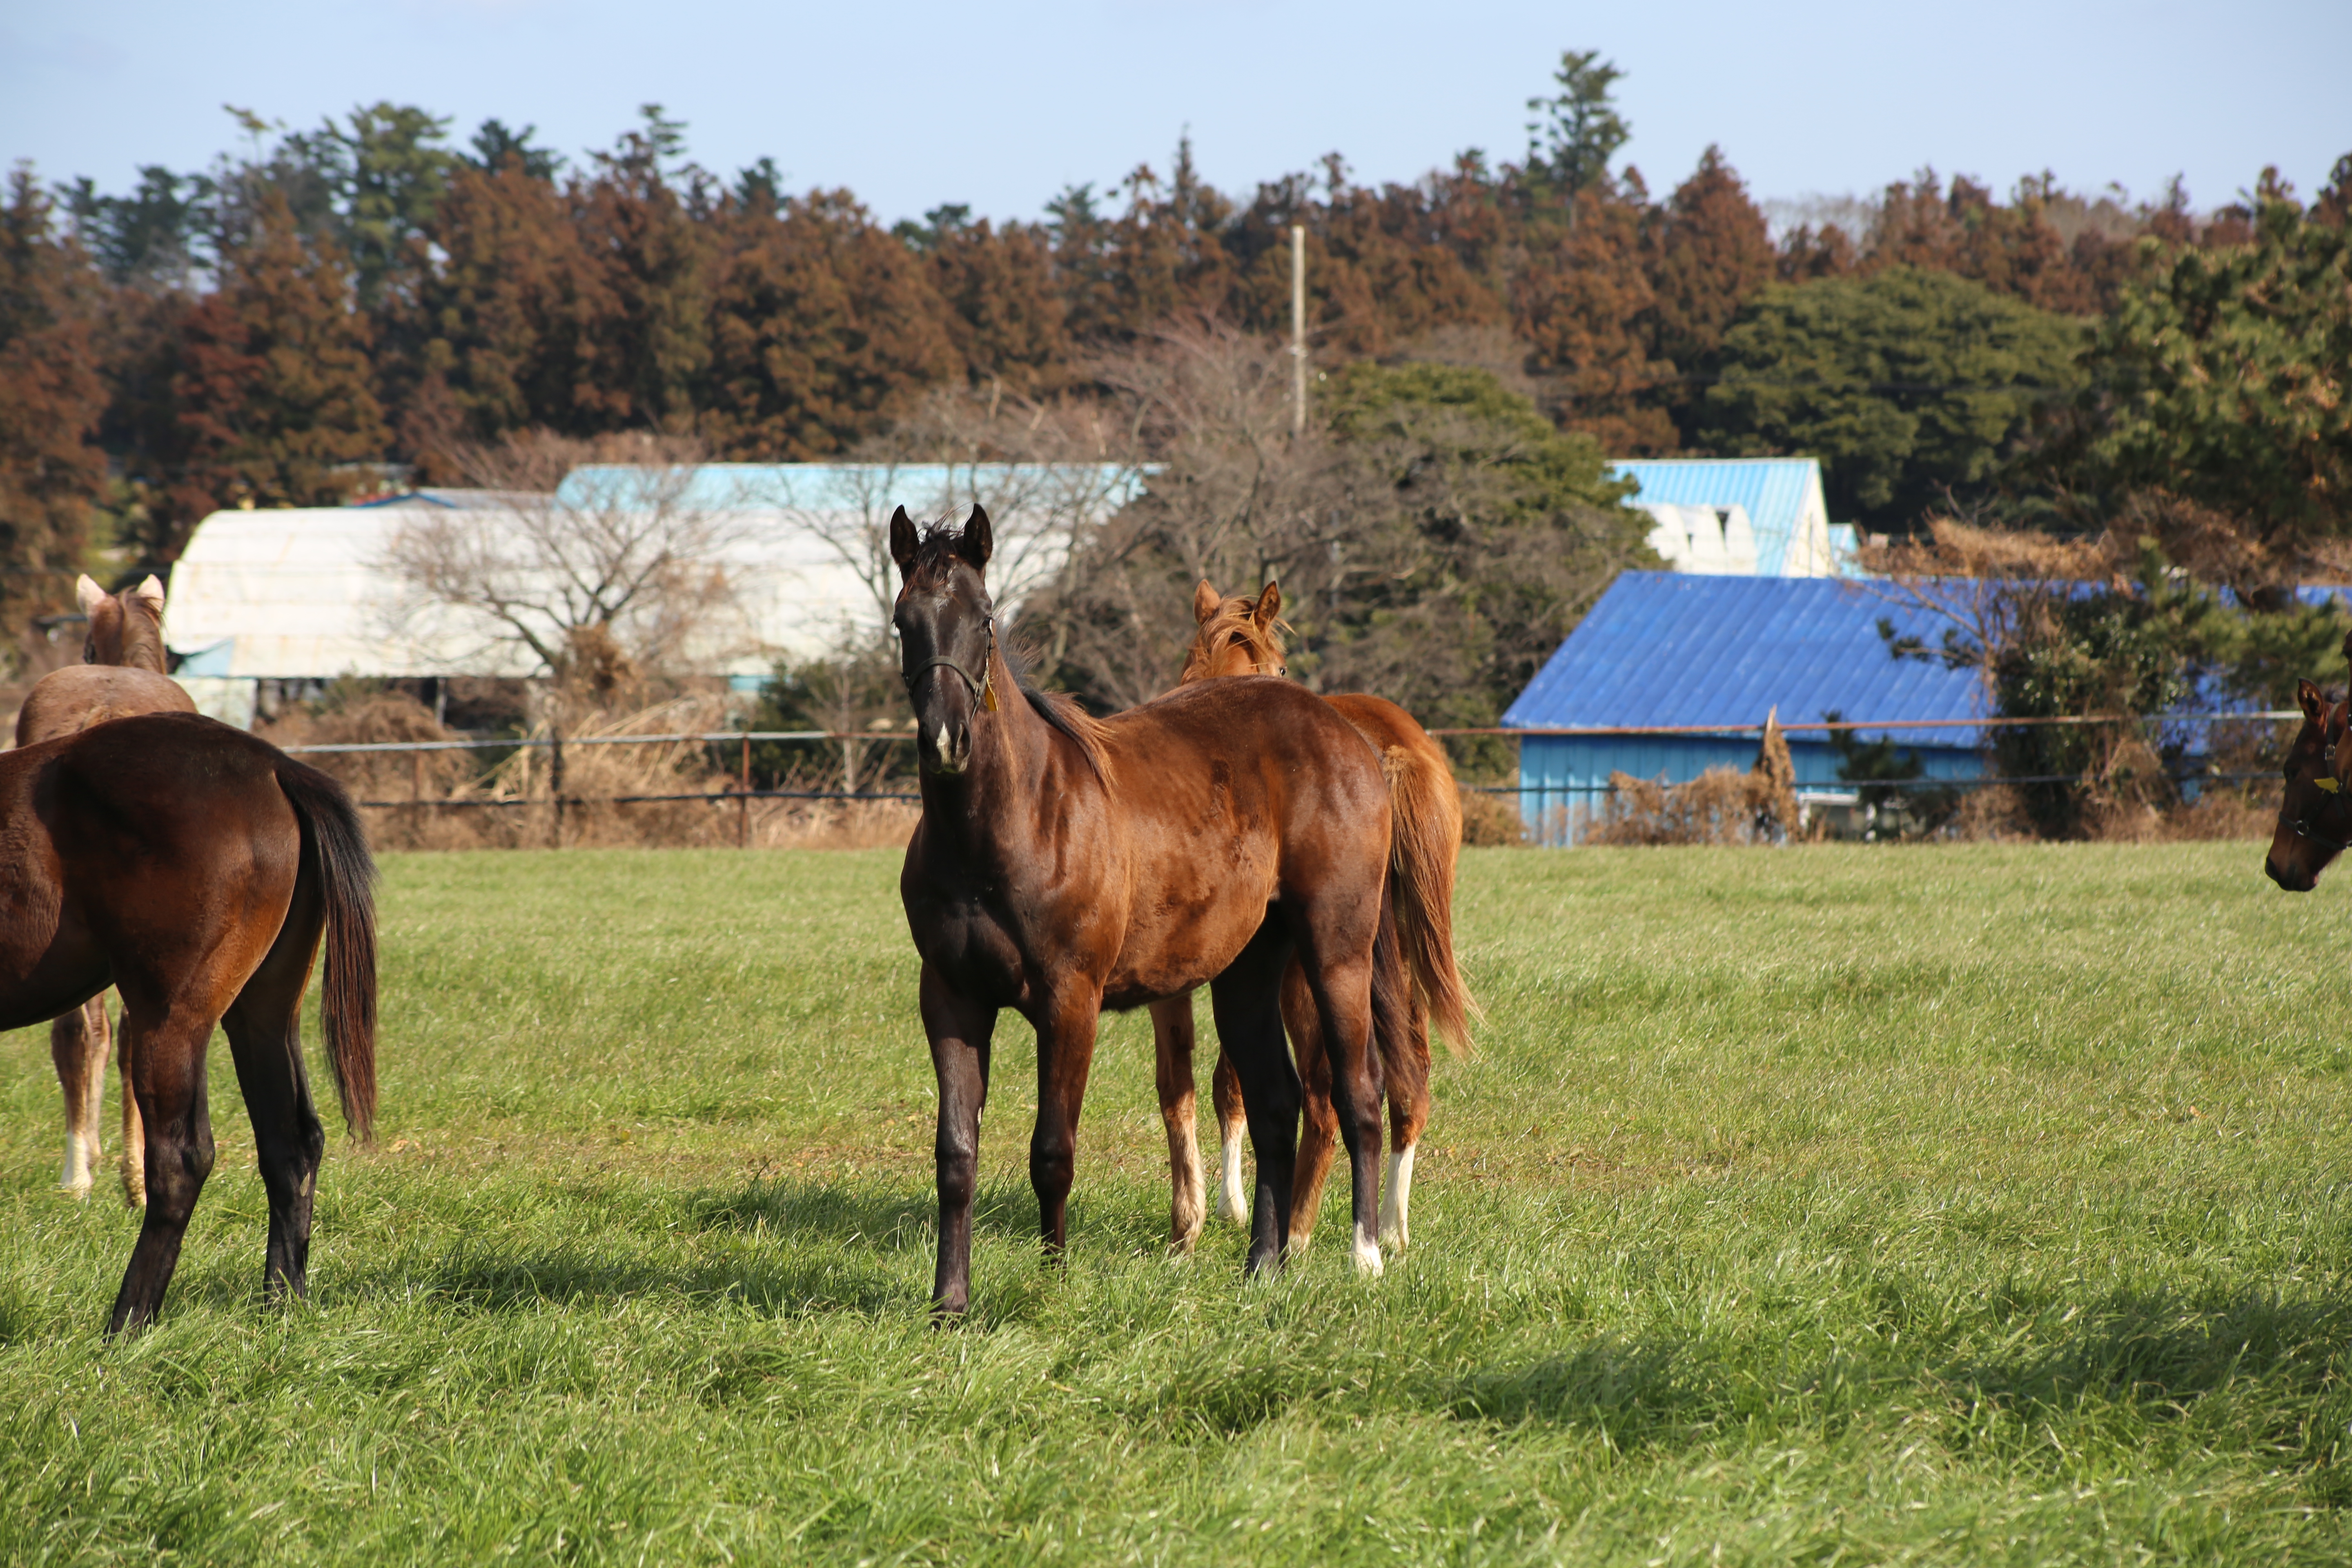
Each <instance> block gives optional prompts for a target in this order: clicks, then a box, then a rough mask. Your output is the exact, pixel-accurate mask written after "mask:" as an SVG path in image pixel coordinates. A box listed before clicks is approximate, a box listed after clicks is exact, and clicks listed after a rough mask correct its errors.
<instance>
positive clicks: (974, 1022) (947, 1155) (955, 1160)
mask: <svg viewBox="0 0 2352 1568" xmlns="http://www.w3.org/2000/svg"><path fill="white" fill-rule="evenodd" d="M919 994H920V998H921V1004H922V1013H923V1032H924V1034H926V1035H928V1036H929V1037H930V1042H931V1070H932V1072H933V1073H935V1074H936V1075H937V1076H938V1078H939V1085H940V1118H939V1136H938V1140H937V1142H935V1143H934V1144H933V1146H932V1157H933V1160H934V1161H935V1163H936V1164H937V1166H938V1171H939V1185H940V1258H939V1267H938V1268H937V1270H936V1271H935V1272H934V1273H933V1274H932V1276H931V1311H932V1313H933V1314H934V1315H935V1316H938V1317H941V1318H950V1317H957V1316H960V1315H961V1314H962V1313H963V1311H964V1310H966V1309H967V1308H969V1307H970V1306H971V1205H972V1198H973V1195H974V1194H975V1192H976V1191H977V1189H978V1186H979V1182H980V1110H981V1107H982V1105H983V1104H984V1103H985V1102H986V1101H987V1100H988V1059H989V1041H990V1038H991V1037H992V1036H993V1035H994V1033H995V1031H996V1009H995V1008H993V1007H991V1006H988V1005H984V1004H982V1003H978V1002H974V1001H972V1000H971V999H970V998H969V997H966V996H963V995H961V994H959V993H958V992H957V991H956V990H955V988H954V987H953V986H951V985H950V984H949V983H948V981H947V979H946V977H945V976H943V975H941V974H940V972H939V971H938V970H936V969H933V968H932V967H931V966H930V965H929V964H928V963H926V964H924V965H923V978H922V985H921V990H920V993H919Z"/></svg>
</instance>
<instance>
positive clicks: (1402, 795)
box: [1381, 739, 1485, 1056]
mask: <svg viewBox="0 0 2352 1568" xmlns="http://www.w3.org/2000/svg"><path fill="white" fill-rule="evenodd" d="M1381 771H1382V772H1383V773H1386V774H1387V775H1388V781H1389V816H1390V838H1389V885H1390V886H1391V888H1393V889H1396V926H1397V940H1398V942H1400V944H1402V947H1403V950H1404V960H1405V963H1406V964H1407V966H1408V967H1410V968H1411V970H1412V978H1413V982H1414V984H1417V985H1418V986H1420V988H1421V994H1422V999H1423V1002H1424V1003H1425V1004H1426V1005H1427V1006H1428V1008H1429V1021H1430V1024H1431V1026H1433V1028H1434V1029H1435V1030H1436V1031H1437V1032H1438V1033H1439V1034H1440V1035H1443V1036H1444V1037H1445V1043H1446V1046H1447V1047H1449V1048H1450V1049H1451V1050H1452V1051H1453V1052H1454V1055H1456V1056H1460V1055H1462V1054H1464V1053H1465V1052H1466V1051H1467V1050H1468V1049H1469V1048H1470V1026H1471V1024H1472V1023H1473V1022H1474V1021H1475V1020H1476V1019H1478V1018H1481V1017H1483V1016H1485V1013H1484V1011H1483V1010H1482V1009H1481V1008H1480V1007H1479V1005H1478V1002H1477V999H1476V998H1475V997H1474V996H1472V995H1471V994H1470V988H1469V987H1468V986H1467V985H1465V984H1463V982H1462V973H1461V971H1460V970H1458V969H1457V968H1455V967H1454V858H1455V855H1456V854H1457V852H1458V851H1459V850H1460V849H1461V847H1462V796H1461V793H1460V791H1459V790H1457V789H1456V788H1455V786H1454V770H1453V769H1452V768H1450V767H1448V766H1447V765H1446V763H1445V756H1444V752H1440V751H1439V750H1438V749H1437V747H1436V745H1435V743H1434V742H1430V741H1428V740H1426V739H1424V740H1423V742H1422V743H1421V744H1420V745H1417V746H1402V745H1392V746H1388V747H1385V748H1383V749H1382V751H1381Z"/></svg>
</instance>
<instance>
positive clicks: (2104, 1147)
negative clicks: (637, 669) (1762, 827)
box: [0, 845, 2352, 1564]
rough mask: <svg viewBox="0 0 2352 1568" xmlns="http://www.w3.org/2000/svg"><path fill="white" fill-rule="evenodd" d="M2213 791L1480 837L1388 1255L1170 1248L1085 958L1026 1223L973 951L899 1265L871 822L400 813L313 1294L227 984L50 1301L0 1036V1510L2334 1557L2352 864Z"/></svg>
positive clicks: (1484, 1556)
mask: <svg viewBox="0 0 2352 1568" xmlns="http://www.w3.org/2000/svg"><path fill="white" fill-rule="evenodd" d="M2259 855H2260V852H2259V850H2258V849H2257V848H2256V847H2253V846H2251V845H2219V846H2215V845H2181V846H2166V847H2032V848H1996V847H1968V848H1937V849H1895V850H1888V849H1870V848H1863V847H1851V848H1840V847H1817V848H1806V849H1801V850H1790V851H1726V850H1712V851H1709V850H1693V851H1682V850H1633V851H1577V852H1563V853H1548V852H1525V851H1516V852H1515V851H1496V852H1478V853H1473V854H1472V855H1471V856H1469V857H1468V859H1467V864H1466V869H1465V887H1464V891H1463V898H1462V903H1463V921H1462V923H1463V928H1464V942H1465V956H1466V960H1467V964H1468V968H1469V972H1470V974H1471V976H1472V980H1473V983H1474V984H1475V986H1476V988H1477V990H1478V991H1479V993H1480V994H1481V996H1482V998H1483V999H1484V1000H1485V1002H1486V1005H1487V1007H1488V1009H1489V1011H1490V1014H1491V1020H1490V1022H1489V1024H1488V1026H1487V1027H1486V1030H1485V1033H1484V1036H1483V1052H1482V1055H1481V1058H1480V1059H1478V1060H1476V1061H1475V1062H1468V1063H1453V1062H1448V1063H1444V1064H1442V1065H1441V1067H1440V1069H1439V1079H1438V1086H1437V1093H1438V1107H1437V1112H1436V1119H1435V1121H1434V1122H1433V1126H1432V1128H1431V1131H1430V1137H1429V1142H1428V1143H1427V1145H1425V1149H1424V1153H1423V1158H1422V1162H1421V1178H1422V1179H1421V1184H1420V1185H1419V1187H1418V1189H1417V1194H1416V1204H1415V1213H1414V1220H1415V1237H1416V1241H1417V1247H1416V1249H1415V1251H1414V1252H1413V1253H1412V1254H1411V1255H1410V1256H1408V1257H1406V1258H1402V1259H1400V1260H1398V1261H1397V1262H1396V1264H1395V1265H1394V1266H1393V1267H1392V1268H1391V1271H1390V1272H1389V1274H1388V1276H1387V1278H1386V1279H1382V1280H1381V1281H1379V1282H1378V1283H1376V1284H1372V1285H1363V1284H1359V1283H1358V1282H1357V1281H1355V1280H1354V1279H1351V1278H1350V1277H1349V1275H1348V1274H1347V1273H1346V1271H1345V1268H1344V1259H1343V1258H1342V1257H1341V1255H1340V1249H1339V1247H1336V1246H1332V1245H1329V1242H1330V1241H1331V1239H1332V1238H1333V1237H1335V1236H1336V1235H1337V1232H1336V1231H1329V1232H1327V1236H1326V1238H1325V1245H1322V1246H1320V1247H1318V1249H1316V1250H1315V1251H1313V1252H1311V1253H1310V1254H1309V1255H1308V1256H1307V1258H1305V1259H1304V1260H1303V1262H1302V1263H1301V1264H1300V1265H1299V1266H1297V1268H1294V1269H1293V1270H1292V1271H1291V1272H1290V1273H1289V1274H1288V1276H1287V1277H1286V1278H1285V1279H1281V1280H1279V1281H1277V1282H1274V1283H1271V1284H1266V1285H1260V1286H1244V1284H1243V1283H1242V1282H1241V1280H1240V1279H1239V1265H1240V1259H1241V1251H1242V1241H1241V1237H1240V1234H1239V1233H1238V1232H1237V1231H1235V1230H1234V1229H1232V1228H1231V1227H1226V1226H1217V1225H1216V1224H1215V1223H1214V1222H1212V1228H1211V1231H1210V1233H1209V1236H1208V1237H1207V1239H1206V1241H1205V1242H1204V1245H1203V1247H1202V1253H1201V1255H1200V1256H1199V1257H1197V1258H1192V1259H1190V1260H1181V1259H1171V1258H1168V1257H1166V1256H1165V1253H1164V1248H1163V1247H1162V1246H1161V1245H1160V1243H1161V1239H1162V1237H1163V1236H1164V1226H1165V1224H1166V1204H1167V1192H1166V1186H1165V1183H1164V1179H1163V1173H1162V1164H1161V1162H1162V1159H1163V1155H1162V1146H1161V1143H1160V1131H1159V1125H1158V1120H1157V1117H1156V1114H1155V1112H1154V1110H1153V1105H1152V1096H1151V1068H1150V1032H1149V1025H1148V1021H1147V1020H1145V1019H1144V1018H1143V1017H1142V1016H1132V1017H1124V1018H1118V1019H1115V1020H1111V1021H1108V1023H1107V1026H1106V1028H1105V1032H1104V1037H1103V1040H1102V1044H1101V1047H1100V1050H1099V1052H1098V1055H1097V1068H1096V1078H1095V1083H1094V1088H1093V1091H1092V1093H1091V1095H1090V1097H1089V1101H1088V1106H1087V1122H1086V1124H1085V1126H1084V1128H1083V1129H1082V1131H1081V1138H1080V1166H1079V1180H1078V1187H1077V1190H1076V1194H1075V1197H1074V1200H1073V1205H1072V1225H1073V1256H1072V1260H1071V1263H1070V1266H1069V1267H1068V1268H1067V1269H1066V1271H1062V1272H1050V1271H1047V1270H1045V1269H1043V1268H1040V1267H1039V1265H1038V1263H1037V1261H1036V1258H1035V1254H1034V1240H1033V1238H1032V1232H1033V1227H1034V1213H1035V1211H1034V1204H1033V1202H1032V1200H1031V1198H1030V1196H1029V1194H1028V1186H1027V1179H1026V1175H1025V1152H1026V1134H1027V1131H1028V1125H1029V1111H1030V1107H1031V1106H1032V1105H1033V1104H1034V1089H1033V1087H1032V1083H1033V1080H1032V1079H1031V1078H1030V1075H1029V1070H1028V1068H1029V1063H1030V1061H1031V1059H1032V1058H1031V1056H1030V1052H1029V1047H1028V1038H1027V1030H1026V1028H1025V1026H1022V1025H1020V1023H1019V1022H1018V1020H1017V1019H1015V1020H1008V1022H1007V1024H1006V1025H1005V1026H1004V1032H1003V1034H1002V1035H1001V1036H1000V1039H1001V1042H1002V1046H1003V1048H1002V1050H1001V1052H1000V1055H999V1068H1000V1071H999V1075H998V1079H997V1083H996V1093H995V1099H994V1101H993V1102H992V1107H991V1110H992V1114H991V1115H990V1117H989V1119H988V1122H987V1126H986V1131H985V1134H984V1140H983V1175H984V1188H983V1196H982V1206H981V1216H980V1229H979V1237H978V1241H977V1245H976V1249H975V1267H974V1279H973V1286H974V1300H975V1306H976V1310H975V1312H974V1314H973V1318H972V1321H971V1322H970V1323H969V1324H968V1325H967V1326H965V1327H962V1328H961V1329H957V1330H953V1331H945V1332H939V1331H932V1330H931V1329H930V1328H929V1327H928V1326H927V1324H926V1321H925V1314H924V1301H925V1298H926V1292H927V1290H928V1288H929V1269H930V1247H931V1230H930V1220H931V1212H932V1211H931V1197H930V1193H929V1146H930V1105H931V1089H930V1073H929V1061H928V1058H927V1057H926V1055H925V1053H924V1051H923V1048H922V1042H921V1033H920V1030H919V1026H918V1025H917V1023H916V1019H915V1013H914V1005H913V1003H914V963H913V960H912V952H911V949H910V947H909V945H908V941H907V937H906V932H905V928H904V925H903V923H902V921H901V920H900V918H899V914H898V901H897V889H896V878H897V857H896V856H895V855H894V854H887V853H877V854H798V853H785V852H777V853H756V854H748V855H746V854H733V853H729V852H724V851H715V852H707V853H706V852H625V851H624V852H611V853H601V852H599V853H569V854H562V855H549V854H539V853H510V854H498V855H491V854H482V855H469V856H457V855H452V856H429V855H416V856H404V857H392V858H388V862H387V865H386V867H385V871H386V879H385V886H384V889H383V952H384V1003H383V1013H384V1017H385V1020H386V1023H385V1031H384V1039H383V1047H382V1061H383V1079H384V1115H383V1127H382V1130H381V1134H380V1138H379V1141H378V1143H377V1145H376V1146H375V1147H374V1148H373V1150H368V1151H362V1150H357V1149H354V1148H352V1147H350V1146H348V1145H346V1144H342V1143H340V1142H338V1143H337V1144H336V1145H335V1146H334V1147H333V1148H332V1150H331V1153H330V1156H329V1163H328V1166H327V1169H326V1172H325V1175H324V1179H323V1184H322V1194H321V1198H320V1215H319V1234H318V1239H317V1243H316V1245H315V1247H314V1251H313V1255H312V1263H311V1278H312V1281H313V1286H314V1297H313V1302H312V1305H311V1307H310V1308H309V1309H305V1310H294V1311H291V1312H289V1313H286V1314H283V1315H276V1316H265V1315H263V1314H262V1313H261V1312H260V1311H258V1310H257V1305H256V1287H257V1281H258V1277H259V1271H260V1256H261V1246H262V1236H263V1226H264V1223H265V1218H264V1209H263V1205H262V1195H261V1190H260V1185H259V1183H258V1181H257V1178H256V1177H255V1175H254V1173H253V1172H252V1169H251V1158H252V1143H251V1134H250V1131H249V1130H248V1129H247V1126H246V1125H245V1121H244V1111H243V1109H242V1106H241V1104H240V1103H239V1102H238V1100H237V1097H236V1089H235V1083H234V1078H233V1075H232V1074H231V1073H230V1071H229V1069H228V1067H227V1053H226V1047H225V1046H216V1049H215V1058H214V1059H215V1077H214V1088H215V1097H216V1098H215V1130H216V1131H217V1133H218V1135H219V1137H220V1142H221V1160H220V1164H219V1166H218V1168H217V1170H216V1173H215V1177H214V1179H213V1182H212V1184H211V1186H210V1188H209V1190H208V1191H207V1192H206V1194H205V1201H204V1203H203V1205H202V1206H201V1207H200V1208H199V1210H198V1212H197V1216H196V1220H195V1224H194V1227H193V1228H192V1230H191V1233H190V1237H189V1246H188V1248H187V1252H186V1255H185V1257H184V1260H183V1262H182V1265H181V1268H180V1273H179V1277H178V1279H177V1282H176V1283H175V1284H174V1286H173V1295H172V1298H171V1300H170V1301H169V1303H168V1304H167V1306H166V1316H165V1319H164V1321H163V1324H162V1325H161V1326H160V1327H159V1328H158V1329H156V1330H155V1331H152V1332H151V1333H149V1334H148V1335H146V1336H145V1337H143V1338H142V1339H140V1340H138V1341H135V1342H130V1343H125V1344H121V1345H107V1344H104V1343H102V1342H100V1339H99V1337H98V1333H97V1331H98V1328H99V1326H100V1324H101V1322H102V1321H103V1318H104V1314H105V1310H106V1308H107V1306H108V1304H109V1303H110V1300H111V1299H112V1292H113V1289H114V1287H115V1284H116V1282H117V1280H118V1279H119V1278H120V1272H121V1267H122V1264H123V1261H124V1258H125V1257H126V1255H127V1252H128V1248H129V1246H130V1242H131V1235H132V1230H133V1223H132V1221H131V1219H130V1218H129V1217H128V1216H127V1215H125V1213H124V1212H123V1210H122V1209H121V1205H120V1204H119V1202H116V1201H115V1200H114V1199H113V1196H112V1194H111V1193H110V1191H108V1190H107V1189H105V1188H101V1194H100V1199H99V1200H93V1201H92V1202H90V1203H89V1204H87V1205H75V1204H73V1203H72V1202H70V1201H69V1200H67V1199H64V1198H62V1197H60V1196H59V1195H58V1194H56V1193H55V1192H54V1190H53V1184H54V1182H55V1180H56V1174H57V1172H56V1165H57V1159H58V1145H59V1142H60V1138H59V1132H58V1111H57V1109H56V1089H55V1085H54V1079H53V1078H52V1076H51V1074H50V1071H49V1067H48V1061H47V1041H46V1038H45V1037H44V1036H43V1034H42V1033H41V1032H39V1031H33V1030H26V1031H19V1032H17V1033H15V1034H10V1035H6V1036H0V1558H5V1560H7V1561H10V1562H58V1563H68V1562H71V1563H80V1562H101V1561H113V1560H119V1559H134V1558H138V1559H146V1558H152V1557H155V1556H158V1555H166V1554H168V1555H172V1556H174V1557H179V1558H185V1559H188V1560H193V1561H204V1562H238V1563H246V1562H255V1563H275V1562H310V1561H320V1560H356V1561H368V1562H376V1561H384V1560H404V1561H422V1560H433V1561H468V1560H471V1561H483V1560H489V1559H493V1558H507V1557H511V1558H518V1559H526V1560H544V1559H554V1560H563V1561H573V1562H593V1563H606V1562H611V1563H634V1562H639V1561H646V1562H670V1561H694V1562H728V1561H739V1560H740V1561H746V1562H762V1561H776V1560H785V1559H807V1560H813V1561H839V1562H843V1563H853V1562H857V1563H862V1562H876V1563H894V1562H901V1561H919V1562H958V1563H963V1562H982V1561H993V1562H1003V1563H1027V1562H1030V1561H1033V1560H1036V1559H1040V1558H1045V1557H1054V1558H1057V1559H1061V1560H1067V1561H1139V1562H1151V1563H1192V1562H1198V1563H1233V1562H1249V1561H1259V1560H1266V1561H1272V1560H1276V1559H1285V1560H1288V1561H1292V1562H1299V1561H1314V1562H1363V1563H1374V1562H1378V1563H1387V1562H1391V1561H1398V1560H1406V1561H1420V1560H1436V1561H1444V1562H1459V1563H1477V1562H1507V1563H1517V1562H1528V1561H1549V1560H1559V1561H1567V1562H1577V1563H1600V1562H1612V1563H1642V1564H1653V1563H1654V1564H1667V1563H1722V1562H1730V1563H1779V1562H1797V1561H1801V1562H1808V1563H1832V1562H1857V1563H1872V1562H1898V1561H1899V1562H1917V1563H1947V1562H1950V1563H1979V1562H1990V1563H2138V1562H2144V1561H2148V1560H2157V1561H2167V1562H2173V1561H2194V1562H2232V1563H2244V1562H2260V1563H2266V1564H2269V1563H2305V1562H2309V1563H2323V1562H2324V1563H2341V1562H2344V1561H2347V1559H2352V1530H2347V1505H2352V1389H2347V1384H2346V1373H2347V1370H2352V1201H2347V1189H2346V1187H2345V1184H2344V1183H2345V1173H2346V1169H2347V1158H2346V1156H2347V1152H2352V1121H2347V1112H2352V1027H2347V1026H2352V1009H2347V1004H2346V997H2345V994H2346V971H2345V964H2344V961H2343V956H2342V954H2343V950H2344V947H2345V944H2346V942H2347V937H2352V922H2347V920H2346V918H2345V916H2344V912H2343V910H2342V908H2341V903H2342V899H2343V892H2342V887H2341V885H2334V884H2331V885H2330V886H2329V887H2327V888H2326V889H2323V891H2322V892H2320V893H2319V894H2317V895H2315V896H2314V897H2311V898H2307V899H2301V900H2294V899H2289V898H2286V897H2284V896H2283V895H2280V894H2278V893H2276V892H2274V891H2273V890H2272V889H2270V888H2269V886H2268V884H2267V883H2265V882H2264V881H2263V879H2262V877H2261V874H2260V870H2259V866H2258V861H2259ZM1202 1026H1203V1029H1204V1031H1205V1029H1206V1026H1207V1021H1206V1009H1205V1007H1204V1008H1202ZM313 1033H314V1034H315V1030H313ZM1202 1065H1203V1074H1202V1076H1203V1079H1204V1080H1205V1077H1206V1074H1205V1067H1206V1063H1205V1061H1204V1062H1203V1064H1202ZM1205 1087H1206V1085H1205V1081H1204V1082H1203V1089H1204V1090H1205ZM1202 1098H1203V1100H1204V1102H1205V1099H1206V1096H1205V1093H1204V1094H1203V1097H1202ZM1207 1136H1208V1138H1209V1140H1210V1142H1211V1144H1212V1146H1213V1133H1211V1134H1208V1135H1207ZM1344 1192H1345V1182H1344V1177H1340V1178H1338V1179H1336V1180H1335V1185H1334V1196H1333V1198H1332V1200H1331V1202H1332V1204H1333V1205H1344ZM1330 1213H1341V1214H1343V1213H1344V1207H1335V1208H1329V1209H1327V1214H1330Z"/></svg>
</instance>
